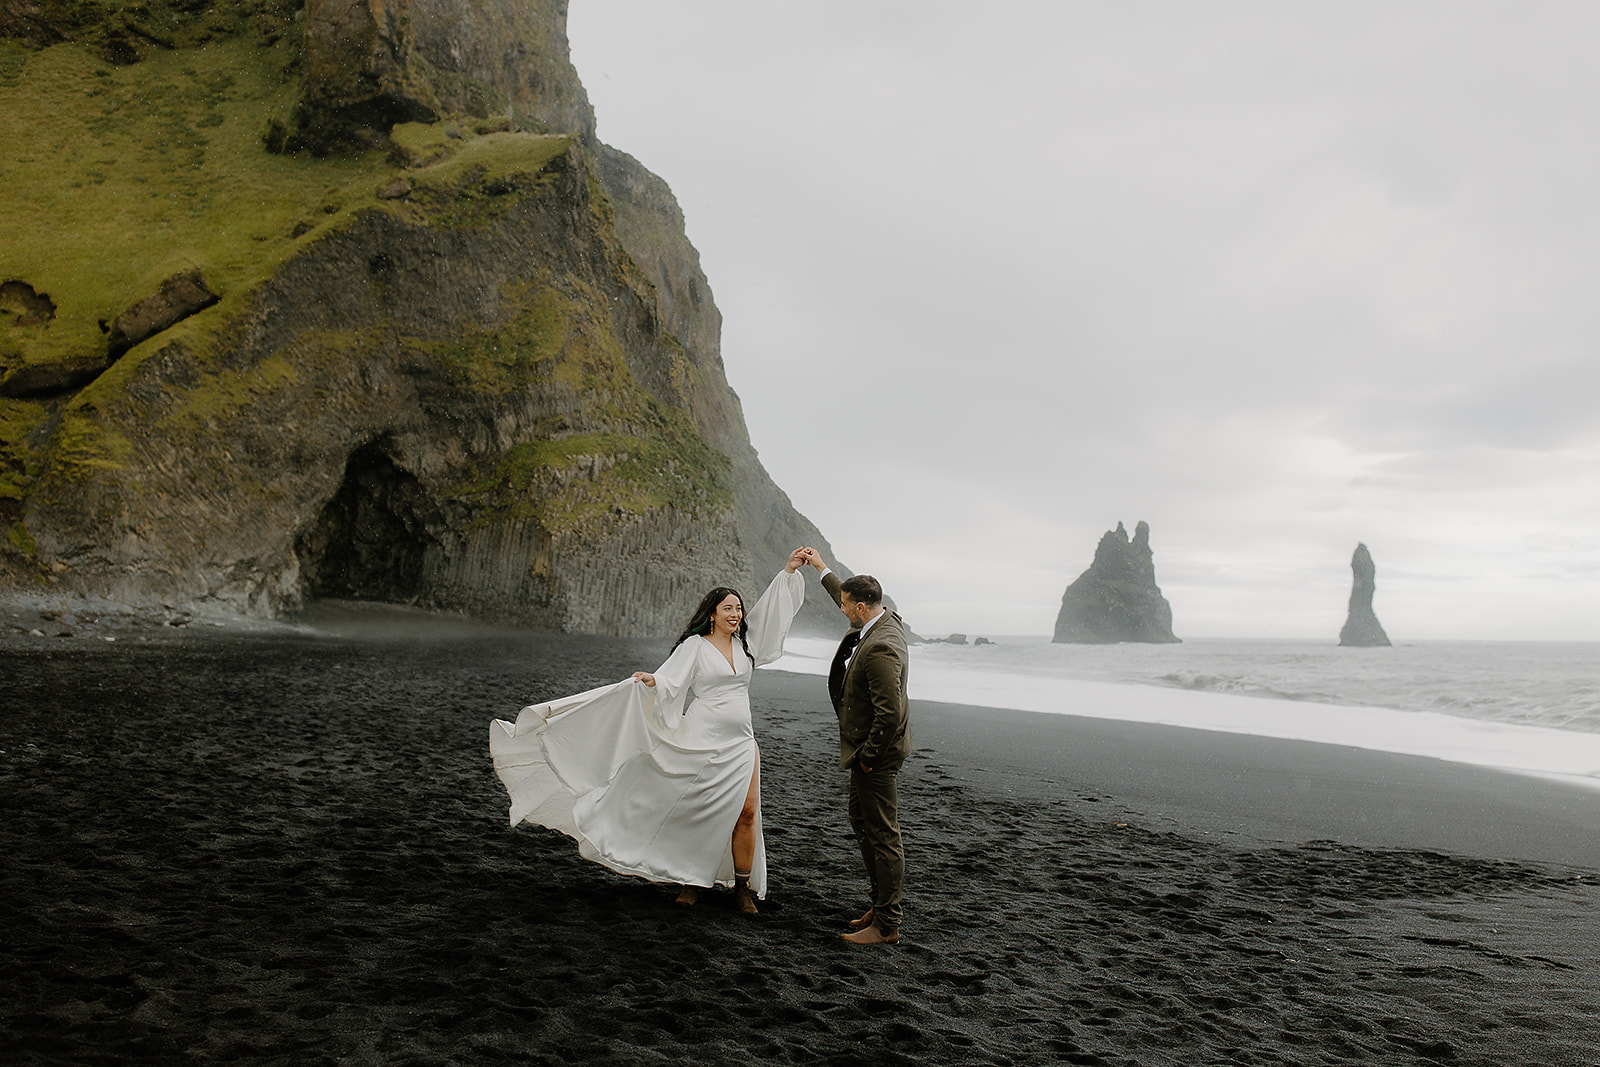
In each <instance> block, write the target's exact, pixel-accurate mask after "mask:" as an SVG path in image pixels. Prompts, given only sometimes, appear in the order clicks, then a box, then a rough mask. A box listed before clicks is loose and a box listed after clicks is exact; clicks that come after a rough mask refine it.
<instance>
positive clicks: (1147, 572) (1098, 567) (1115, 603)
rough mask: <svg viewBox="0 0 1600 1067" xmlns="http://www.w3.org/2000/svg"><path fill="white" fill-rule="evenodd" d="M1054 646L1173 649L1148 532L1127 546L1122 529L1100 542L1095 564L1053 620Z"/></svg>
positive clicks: (1142, 527) (1138, 529) (1136, 533)
mask: <svg viewBox="0 0 1600 1067" xmlns="http://www.w3.org/2000/svg"><path fill="white" fill-rule="evenodd" d="M1054 640H1055V642H1056V643H1058V644H1080V645H1103V644H1116V643H1119V642H1141V643H1145V644H1173V643H1176V642H1177V641H1178V638H1177V637H1175V636H1173V633H1172V606H1171V605H1170V604H1168V603H1167V600H1166V598H1165V597H1164V596H1162V595H1161V590H1160V588H1159V587H1158V586H1157V585H1156V569H1155V562H1154V553H1152V552H1151V550H1150V527H1149V526H1148V525H1147V524H1146V523H1143V522H1140V523H1139V524H1138V525H1137V526H1135V527H1134V530H1133V538H1132V540H1129V538H1128V531H1127V530H1126V529H1125V528H1124V527H1123V525H1122V523H1120V522H1119V523H1117V528H1116V529H1115V530H1110V531H1108V532H1107V533H1106V534H1105V536H1104V537H1102V538H1100V544H1099V545H1098V546H1097V547H1096V548H1095V551H1094V562H1093V563H1091V564H1090V565H1089V569H1088V570H1086V571H1084V572H1083V573H1082V574H1081V575H1079V576H1078V580H1077V581H1075V582H1073V583H1072V584H1071V585H1069V586H1068V587H1067V591H1066V593H1065V594H1063V596H1062V597H1061V611H1060V613H1059V614H1058V615H1057V616H1056V632H1055V637H1054Z"/></svg>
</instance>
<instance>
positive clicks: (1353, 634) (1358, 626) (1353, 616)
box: [1339, 544, 1389, 648]
mask: <svg viewBox="0 0 1600 1067" xmlns="http://www.w3.org/2000/svg"><path fill="white" fill-rule="evenodd" d="M1350 569H1351V570H1352V571H1354V572H1355V582H1354V583H1353V584H1352V585H1351V587H1350V617H1349V618H1347V619H1345V621H1344V629H1342V630H1340V631H1339V644H1341V645H1349V646H1351V647H1353V648H1388V647H1389V635H1388V634H1386V633H1384V632H1383V627H1382V625H1380V624H1379V622H1378V616H1377V615H1375V614H1373V611H1372V594H1373V593H1374V592H1375V591H1376V590H1377V581H1376V580H1375V575H1376V574H1377V568H1376V567H1374V566H1373V565H1372V553H1371V552H1368V551H1367V546H1366V545H1364V544H1357V545H1356V553H1355V555H1354V556H1351V557H1350Z"/></svg>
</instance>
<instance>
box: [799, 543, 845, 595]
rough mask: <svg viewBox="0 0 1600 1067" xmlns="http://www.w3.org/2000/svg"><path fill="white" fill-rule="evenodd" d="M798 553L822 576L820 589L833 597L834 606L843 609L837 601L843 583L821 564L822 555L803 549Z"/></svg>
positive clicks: (812, 550)
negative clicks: (803, 555)
mask: <svg viewBox="0 0 1600 1067" xmlns="http://www.w3.org/2000/svg"><path fill="white" fill-rule="evenodd" d="M799 551H802V552H804V553H805V556H806V559H805V561H806V562H807V563H809V564H811V566H812V568H813V569H815V570H816V572H817V573H818V574H820V575H821V576H822V588H824V589H826V590H827V591H828V595H829V596H831V597H833V602H834V603H835V604H838V605H839V606H840V607H843V606H844V605H843V602H842V601H841V600H840V599H839V587H840V586H841V585H842V584H843V583H842V582H840V581H839V576H838V575H837V574H835V573H833V569H832V568H830V567H829V566H828V565H827V564H826V563H824V562H823V560H822V553H821V552H818V551H817V550H816V549H814V548H805V549H800V550H799Z"/></svg>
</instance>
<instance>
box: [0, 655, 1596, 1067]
mask: <svg viewBox="0 0 1600 1067" xmlns="http://www.w3.org/2000/svg"><path fill="white" fill-rule="evenodd" d="M119 637H120V639H119V640H118V641H117V642H115V643H112V642H107V641H103V640H99V639H96V638H94V637H83V636H80V637H75V638H54V637H28V636H25V635H11V636H5V637H0V798H3V800H4V810H5V819H4V823H3V827H0V845H3V850H4V856H5V862H4V866H3V874H0V893H3V899H4V901H5V903H6V907H5V909H4V915H5V918H4V920H3V926H0V930H3V937H0V975H3V978H0V994H3V1001H0V1060H3V1062H6V1063H22V1064H47V1063H60V1064H68V1063H71V1064H94V1063H128V1062H141V1063H207V1062H215V1061H222V1060H228V1061H238V1062H248V1063H274V1064H308V1063H309V1064H315V1063H349V1064H451V1063H461V1064H478V1063H488V1064H493V1063H534V1064H589V1063H615V1064H624V1063H626V1064H640V1063H642V1064H652V1063H660V1064H678V1063H715V1064H723V1063H726V1064H734V1063H739V1064H744V1063H751V1064H755V1063H840V1064H843V1063H868V1062H871V1063H886V1064H902V1063H903V1064H911V1063H919V1064H920V1063H927V1064H1056V1063H1072V1064H1138V1065H1157V1064H1174V1065H1179V1064H1181V1065H1197V1064H1376V1063H1382V1064H1404V1063H1437V1064H1462V1065H1467V1064H1472V1065H1478V1064H1481V1065H1490V1064H1494V1065H1497V1067H1498V1065H1504V1064H1525V1063H1526V1064H1543V1065H1568V1064H1572V1065H1577V1064H1585V1065H1590V1064H1595V1063H1596V1062H1600V1055H1597V1053H1596V1052H1595V1044H1596V1039H1595V1020H1596V1018H1597V1017H1600V897H1597V892H1600V891H1597V889H1596V885H1595V883H1596V881H1597V878H1600V874H1597V871H1600V795H1595V794H1590V793H1587V792H1583V791H1580V790H1576V789H1569V788H1567V787H1564V786H1561V785H1557V784H1553V783H1546V782H1542V781H1537V780H1533V779H1524V778H1517V777H1512V776H1507V775H1499V774H1495V773H1492V772H1485V771H1479V770H1474V769H1471V768H1464V767H1454V766H1449V765H1445V764H1439V763H1434V762H1432V761H1427V760H1414V759H1408V758H1401V757H1391V756H1384V755H1381V754H1376V753H1368V752H1360V751H1356V750H1348V749H1341V748H1331V747H1327V746H1315V745H1300V744H1293V743H1287V742H1269V741H1258V740H1256V739H1248V738H1237V737H1230V736H1229V735H1220V734H1196V733H1195V732H1193V731H1185V730H1175V729H1168V728H1157V727H1144V726H1135V725H1130V724H1121V723H1107V722H1097V721H1094V720H1087V719H1075V718H1069V717H1055V716H1038V715H1028V714H1025V713H1020V712H991V711H985V710H982V709H973V708H956V707H950V706H945V705H936V704H918V705H916V706H915V707H914V709H913V714H914V715H915V717H916V734H917V742H918V748H919V753H918V757H917V759H915V760H914V761H913V762H912V763H911V764H908V766H907V769H906V771H905V773H904V776H903V784H902V793H903V800H902V803H903V808H904V820H905V823H906V828H907V834H908V845H909V850H910V855H909V860H908V871H909V874H908V884H909V887H910V892H909V895H908V899H907V912H906V916H907V917H906V927H905V933H906V940H905V941H904V942H903V943H902V944H901V945H899V946H896V947H893V948H887V949H856V948H852V947H850V946H847V945H844V944H843V943H842V942H840V941H839V940H838V933H839V932H841V931H842V930H843V929H844V922H845V920H846V919H848V918H850V917H851V916H852V915H853V914H856V913H859V911H860V909H861V907H862V903H863V902H862V899H861V893H862V889H861V884H860V876H859V873H858V870H857V864H858V860H857V859H856V858H855V853H854V849H853V847H852V845H851V843H850V841H849V838H848V831H847V828H846V825H845V819H844V815H843V802H842V795H841V793H842V787H843V779H842V776H841V774H840V772H838V771H837V769H836V768H835V767H834V766H833V761H832V755H833V752H834V735H833V732H832V730H833V723H832V713H831V711H830V710H829V709H828V708H827V705H826V698H825V697H824V695H823V693H822V683H821V680H820V679H816V678H809V677H799V676H790V675H781V674H771V673H768V672H763V673H762V675H761V676H759V677H758V678H757V681H756V688H755V694H754V696H755V708H756V727H757V732H758V735H759V737H760V739H761V743H762V753H763V784H764V792H765V818H766V824H767V834H768V838H767V846H768V850H769V858H770V862H771V864H772V887H773V888H772V892H771V896H770V899H769V900H768V902H767V905H766V908H765V910H764V913H763V914H762V915H761V916H759V917H757V918H754V919H745V918H743V917H740V916H738V915H736V914H735V913H733V912H732V911H731V910H730V909H729V900H728V897H727V895H726V894H722V893H717V894H712V895H710V897H709V898H707V899H706V900H703V901H702V904H701V905H700V906H697V907H696V908H694V909H692V910H686V909H682V908H679V907H676V906H674V905H673V904H672V903H671V898H672V892H671V891H670V890H669V889H667V888H665V887H661V886H653V885H649V884H645V883H641V882H638V881H635V880H630V879H626V878H623V877H620V876H617V875H614V874H611V873H610V872H608V871H605V870H603V869H601V868H599V867H596V866H593V865H590V864H586V863H583V862H581V861H580V860H578V859H577V858H576V855H575V849H574V848H573V847H572V846H571V845H570V844H569V843H568V842H567V841H566V840H565V839H563V838H560V837H559V836H557V835H555V834H552V833H549V832H544V831H537V830H533V829H528V828H519V829H516V830H512V829H509V828H507V826H506V824H505V797H504V794H503V792H502V791H501V789H500V786H499V783H498V781H497V780H496V779H495V777H494V774H493V771H492V769H491V767H490V763H489V758H488V754H487V748H486V738H487V728H488V720H489V718H491V717H493V716H500V717H504V718H512V717H514V716H515V713H516V711H517V709H518V707H520V706H521V705H522V704H525V703H531V702H533V701H534V700H536V699H542V698H548V697H552V696H556V695H561V694H565V693H569V692H574V691H577V690H581V689H585V688H588V687H591V686H594V685H598V684H603V683H605V682H609V681H614V680H616V679H618V678H621V677H624V676H625V675H626V674H627V673H628V672H630V671H632V670H634V669H637V668H641V667H644V668H648V667H652V666H654V665H655V664H656V663H657V662H659V660H660V658H661V654H662V652H663V646H662V645H660V644H656V643H645V642H626V641H601V640H596V639H589V638H573V637H539V636H529V635H521V634H502V633H497V632H494V631H490V630H487V629H463V630H461V631H459V632H456V633H453V634H452V633H446V634H443V635H436V636H435V637H434V638H433V639H430V640H427V641H424V640H420V639H418V638H417V637H415V636H412V635H408V634H406V633H399V634H393V635H390V636H386V637H382V638H376V637H375V638H371V639H358V638H354V637H347V638H341V639H338V640H333V639H327V638H322V639H313V638H308V637H297V636H281V635H279V636H269V635H255V636H237V635H234V636H229V635H222V634H218V635H214V636H205V635H165V634H162V635H157V636H155V637H151V636H141V635H139V634H137V633H132V632H130V633H124V634H121V635H119Z"/></svg>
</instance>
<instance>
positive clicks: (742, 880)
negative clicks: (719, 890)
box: [733, 871, 760, 915]
mask: <svg viewBox="0 0 1600 1067" xmlns="http://www.w3.org/2000/svg"><path fill="white" fill-rule="evenodd" d="M733 906H734V907H736V908H738V909H739V910H740V911H742V912H744V914H746V915H759V914H760V909H758V908H757V907H756V898H755V894H753V893H751V892H750V875H748V874H740V873H738V872H737V871H735V872H734V875H733Z"/></svg>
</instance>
